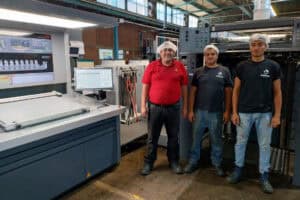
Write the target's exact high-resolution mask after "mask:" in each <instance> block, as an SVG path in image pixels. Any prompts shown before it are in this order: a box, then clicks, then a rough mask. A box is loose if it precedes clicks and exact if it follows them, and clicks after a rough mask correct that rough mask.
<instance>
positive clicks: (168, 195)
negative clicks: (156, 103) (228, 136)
mask: <svg viewBox="0 0 300 200" xmlns="http://www.w3.org/2000/svg"><path fill="white" fill-rule="evenodd" d="M144 152H145V147H142V148H138V149H136V150H135V151H133V152H131V153H128V154H126V155H124V156H123V157H122V160H121V162H120V165H118V166H116V167H115V168H114V169H112V170H110V171H108V172H104V173H102V174H100V175H99V176H97V177H95V178H93V179H92V180H90V181H88V182H87V183H85V184H84V185H82V186H79V187H77V188H75V189H73V190H72V191H70V192H69V193H67V194H65V195H64V196H62V197H60V200H99V199H104V200H128V199H129V200H175V199H177V200H193V199H201V200H227V199H228V200H235V199H238V200H258V199H266V200H267V199H272V200H277V199H278V200H299V199H300V189H295V188H292V187H291V186H290V185H289V180H288V179H287V177H282V176H279V175H276V174H273V175H272V178H271V182H272V184H273V186H274V189H275V192H274V193H273V194H272V195H268V194H264V193H263V192H262V191H261V189H260V184H259V182H258V179H257V177H258V174H257V172H256V171H257V169H256V167H255V166H248V165H247V166H246V171H247V174H246V175H245V176H246V179H245V180H243V181H242V182H241V183H239V184H237V185H230V184H228V183H227V182H226V179H225V178H222V177H217V176H216V175H215V171H214V169H213V168H212V167H211V166H210V164H209V159H208V153H204V154H203V155H206V156H203V159H202V160H201V162H202V163H203V164H201V167H200V169H199V170H197V171H196V172H194V173H193V174H184V175H176V174H173V173H172V172H171V170H170V169H169V168H168V162H167V158H166V150H165V149H164V148H159V151H158V160H157V161H156V163H155V168H154V171H153V173H152V174H150V175H149V176H146V177H144V176H141V175H140V174H139V173H140V169H141V168H142V166H143V157H144ZM226 162H227V163H226ZM226 162H225V166H229V167H227V169H230V168H231V167H230V166H231V165H232V164H231V161H226ZM226 171H227V172H228V171H229V170H226Z"/></svg>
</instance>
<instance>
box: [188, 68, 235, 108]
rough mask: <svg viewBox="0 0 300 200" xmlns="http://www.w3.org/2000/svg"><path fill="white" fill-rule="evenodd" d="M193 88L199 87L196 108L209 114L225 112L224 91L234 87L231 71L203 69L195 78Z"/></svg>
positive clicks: (225, 69)
mask: <svg viewBox="0 0 300 200" xmlns="http://www.w3.org/2000/svg"><path fill="white" fill-rule="evenodd" d="M192 86H196V87H197V94H196V99H195V104H194V106H195V107H194V108H198V109H200V110H207V111H209V112H223V111H224V89H225V87H232V80H231V75H230V72H229V70H228V69H227V68H226V67H223V66H218V67H216V68H208V67H201V68H199V69H198V70H197V71H196V72H195V73H194V76H193V80H192Z"/></svg>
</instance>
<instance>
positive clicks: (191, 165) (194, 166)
mask: <svg viewBox="0 0 300 200" xmlns="http://www.w3.org/2000/svg"><path fill="white" fill-rule="evenodd" d="M197 168H198V165H197V164H194V163H188V164H187V165H186V166H185V168H184V170H183V171H184V173H187V174H191V173H193V172H194V171H195V170H196V169H197Z"/></svg>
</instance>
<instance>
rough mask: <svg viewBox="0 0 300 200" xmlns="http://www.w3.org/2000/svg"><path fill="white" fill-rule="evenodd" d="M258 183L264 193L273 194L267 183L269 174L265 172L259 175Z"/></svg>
mask: <svg viewBox="0 0 300 200" xmlns="http://www.w3.org/2000/svg"><path fill="white" fill-rule="evenodd" d="M260 183H261V188H262V190H263V192H264V193H267V194H272V193H273V191H274V190H273V187H272V185H271V183H270V181H269V174H268V173H267V172H265V173H263V174H261V177H260Z"/></svg>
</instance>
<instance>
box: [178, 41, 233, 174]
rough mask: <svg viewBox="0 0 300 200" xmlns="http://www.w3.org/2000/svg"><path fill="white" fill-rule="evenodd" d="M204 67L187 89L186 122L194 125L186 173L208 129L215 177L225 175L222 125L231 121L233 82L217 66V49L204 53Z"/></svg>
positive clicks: (211, 47) (197, 157)
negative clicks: (188, 95) (188, 91)
mask: <svg viewBox="0 0 300 200" xmlns="http://www.w3.org/2000/svg"><path fill="white" fill-rule="evenodd" d="M203 54H204V61H205V66H203V67H200V68H199V69H198V70H197V71H196V72H195V73H194V76H193V80H192V83H191V89H190V100H189V101H190V102H189V109H190V110H189V120H190V122H193V129H192V134H193V143H192V147H191V150H190V158H189V162H188V164H187V166H186V167H185V168H184V172H185V173H192V172H193V171H195V170H196V169H197V168H198V161H199V160H200V155H201V146H202V145H201V143H202V137H203V134H204V131H205V129H206V128H208V129H209V134H210V139H211V146H212V148H211V161H212V164H213V165H214V167H215V169H216V174H217V175H218V176H224V171H223V169H222V166H221V165H222V157H223V155H222V154H223V141H222V126H223V122H224V123H227V122H228V121H229V120H230V111H231V96H232V80H231V74H230V71H229V70H228V68H226V67H223V66H221V65H219V64H218V63H217V60H218V54H219V49H218V48H217V47H216V46H214V45H207V46H206V47H205V48H204V50H203Z"/></svg>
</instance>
